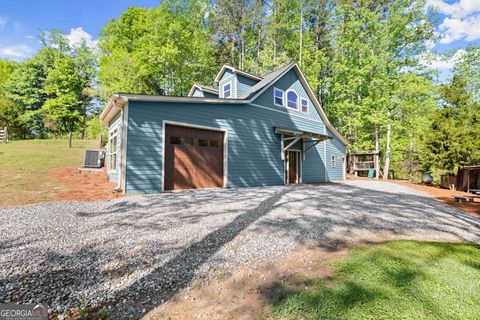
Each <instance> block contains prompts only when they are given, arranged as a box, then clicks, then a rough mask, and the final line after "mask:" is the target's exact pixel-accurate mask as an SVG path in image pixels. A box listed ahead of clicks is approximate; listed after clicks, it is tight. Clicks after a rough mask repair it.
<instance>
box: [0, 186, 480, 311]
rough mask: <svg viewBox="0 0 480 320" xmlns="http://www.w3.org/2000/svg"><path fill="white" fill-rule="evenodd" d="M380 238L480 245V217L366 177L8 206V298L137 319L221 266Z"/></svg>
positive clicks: (1, 262) (0, 255)
mask: <svg viewBox="0 0 480 320" xmlns="http://www.w3.org/2000/svg"><path fill="white" fill-rule="evenodd" d="M379 236H380V237H392V236H393V237H395V238H408V239H412V238H413V239H421V240H463V241H474V242H480V218H479V217H476V216H472V215H469V214H466V213H463V212H459V211H458V210H456V209H455V208H453V207H450V206H447V205H445V204H442V203H441V202H439V201H437V200H435V199H432V198H431V197H430V196H428V195H426V194H423V193H421V192H419V191H416V190H413V189H410V188H407V187H405V186H402V185H397V184H393V183H384V182H377V181H366V180H357V181H348V182H343V183H338V184H323V185H319V186H313V185H301V186H278V187H262V188H243V189H228V190H203V191H187V192H179V193H164V194H159V195H150V196H143V197H129V198H122V199H116V200H112V201H107V202H91V203H82V202H60V203H48V204H39V205H34V206H27V207H19V208H11V209H1V210H0V303H5V302H10V301H15V302H21V303H43V304H46V305H48V306H49V308H50V309H51V310H53V311H56V312H59V313H63V312H65V310H67V309H68V308H70V307H78V306H99V305H102V306H107V305H110V310H108V312H109V315H110V317H111V318H116V319H119V318H133V319H136V318H140V317H141V316H142V315H143V314H145V313H146V312H148V311H149V310H150V309H151V308H153V307H154V306H156V305H158V304H160V303H162V301H165V300H167V299H169V298H170V297H171V296H172V295H174V294H175V293H176V292H178V290H181V289H184V288H186V287H188V284H189V283H190V282H191V280H192V279H193V278H195V277H203V278H205V279H208V277H209V276H211V275H212V274H213V273H214V272H213V271H215V270H218V269H223V268H233V267H235V266H237V265H239V264H243V263H249V262H252V261H255V260H257V259H271V258H274V257H278V256H281V255H283V254H286V253H288V252H290V251H292V250H294V249H295V248H297V247H298V246H301V245H306V244H307V245H317V246H321V247H326V248H337V247H339V246H343V245H347V244H350V243H354V242H356V241H358V240H362V239H371V238H372V237H379Z"/></svg>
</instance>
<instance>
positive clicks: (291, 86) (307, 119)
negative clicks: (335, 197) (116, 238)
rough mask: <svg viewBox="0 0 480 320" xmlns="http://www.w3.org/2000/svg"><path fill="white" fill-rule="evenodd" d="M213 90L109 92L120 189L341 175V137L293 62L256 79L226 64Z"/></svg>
mask: <svg viewBox="0 0 480 320" xmlns="http://www.w3.org/2000/svg"><path fill="white" fill-rule="evenodd" d="M215 82H216V83H218V90H217V89H214V88H209V87H205V86H202V85H197V84H195V85H193V87H192V89H191V90H190V92H189V95H188V97H171V96H151V95H137V94H123V93H119V94H115V95H113V97H112V99H111V100H110V102H109V103H108V104H107V106H106V107H105V109H104V111H103V112H102V114H101V115H100V118H101V120H102V121H103V123H104V124H106V125H107V126H108V145H107V158H106V163H107V165H106V166H107V173H108V176H109V178H110V179H111V180H113V181H115V182H116V183H117V188H118V189H119V190H121V191H122V192H124V193H156V192H162V191H166V190H179V189H196V188H222V187H223V188H234V187H253V186H270V185H282V184H296V183H317V182H327V181H336V180H341V179H344V178H345V170H346V160H345V149H346V145H347V141H346V140H345V139H344V138H343V137H342V136H341V135H340V134H339V133H338V131H337V130H335V128H334V127H333V126H332V125H331V124H330V122H329V121H328V119H327V117H326V116H325V113H324V112H323V110H322V107H321V105H320V103H319V102H318V100H317V99H316V97H315V95H314V93H313V92H312V90H311V88H310V86H309V85H308V83H307V81H306V80H305V77H304V75H303V74H302V72H301V70H300V68H299V67H298V65H297V64H295V63H291V64H289V65H287V66H285V67H283V68H281V69H279V70H276V71H274V72H272V73H269V74H267V75H265V76H263V77H260V76H256V75H252V74H250V73H247V72H244V71H241V70H238V69H236V68H233V67H231V66H227V65H224V66H223V67H222V68H221V70H220V72H219V73H218V75H217V77H216V79H215Z"/></svg>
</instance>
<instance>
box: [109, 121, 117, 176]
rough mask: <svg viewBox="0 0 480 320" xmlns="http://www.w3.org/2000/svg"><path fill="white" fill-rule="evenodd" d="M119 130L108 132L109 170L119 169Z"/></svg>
mask: <svg viewBox="0 0 480 320" xmlns="http://www.w3.org/2000/svg"><path fill="white" fill-rule="evenodd" d="M117 147H118V130H117V129H113V130H112V131H110V132H109V133H108V170H109V171H117Z"/></svg>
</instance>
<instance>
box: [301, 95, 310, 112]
mask: <svg viewBox="0 0 480 320" xmlns="http://www.w3.org/2000/svg"><path fill="white" fill-rule="evenodd" d="M300 106H301V107H302V112H304V113H308V100H307V99H305V98H301V99H300Z"/></svg>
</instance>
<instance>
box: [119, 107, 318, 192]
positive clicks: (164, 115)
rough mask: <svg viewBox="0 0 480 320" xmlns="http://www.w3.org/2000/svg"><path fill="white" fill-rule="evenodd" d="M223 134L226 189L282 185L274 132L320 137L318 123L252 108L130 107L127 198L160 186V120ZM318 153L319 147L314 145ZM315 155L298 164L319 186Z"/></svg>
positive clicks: (282, 172) (277, 140) (281, 169)
mask: <svg viewBox="0 0 480 320" xmlns="http://www.w3.org/2000/svg"><path fill="white" fill-rule="evenodd" d="M164 120H167V121H174V122H182V123H189V124H192V125H201V126H207V127H213V128H225V129H227V131H228V187H244V186H266V185H279V184H283V182H284V181H283V179H284V164H283V160H282V159H281V156H280V136H279V135H278V134H275V129H274V127H282V128H292V129H296V130H306V131H313V132H324V130H325V128H324V125H323V123H322V122H320V121H317V120H312V119H308V118H306V117H302V116H297V115H293V114H290V113H288V112H274V111H272V110H269V109H268V108H260V107H257V106H254V105H245V104H244V105H241V104H239V105H230V104H229V105H217V104H215V105H209V104H168V103H160V102H139V101H131V102H130V103H129V121H128V145H127V172H126V179H127V186H126V192H127V193H148V192H160V191H161V186H162V170H163V169H162V152H163V145H162V143H163V132H162V130H163V121H164ZM317 148H319V146H317ZM323 168H324V164H323V161H322V159H321V156H320V152H316V151H315V152H314V150H312V151H311V152H309V153H308V154H307V158H306V161H305V162H304V163H303V172H304V181H305V182H321V181H324V175H323V172H324V171H325V169H323Z"/></svg>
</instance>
